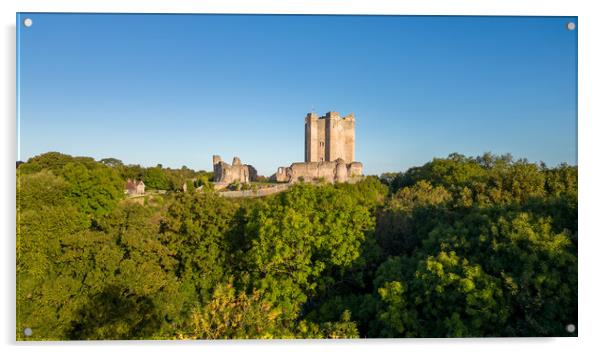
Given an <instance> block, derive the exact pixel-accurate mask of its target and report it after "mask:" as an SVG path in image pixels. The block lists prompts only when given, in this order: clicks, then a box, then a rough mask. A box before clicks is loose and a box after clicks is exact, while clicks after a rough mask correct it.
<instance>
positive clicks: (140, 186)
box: [125, 179, 145, 196]
mask: <svg viewBox="0 0 602 354" xmlns="http://www.w3.org/2000/svg"><path fill="white" fill-rule="evenodd" d="M144 189H145V186H144V182H142V181H136V180H132V179H128V180H127V182H125V193H127V194H128V195H129V196H137V195H144Z"/></svg>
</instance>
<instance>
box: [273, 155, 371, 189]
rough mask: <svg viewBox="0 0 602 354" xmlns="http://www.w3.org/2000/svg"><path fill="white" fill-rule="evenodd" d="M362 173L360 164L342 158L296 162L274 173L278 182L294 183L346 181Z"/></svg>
mask: <svg viewBox="0 0 602 354" xmlns="http://www.w3.org/2000/svg"><path fill="white" fill-rule="evenodd" d="M361 175H362V164H361V163H359V162H353V163H349V164H348V163H345V161H343V159H338V160H337V161H324V162H296V163H293V164H292V165H291V166H290V167H279V168H278V171H277V172H276V174H275V176H274V177H275V180H276V181H278V182H286V183H294V182H298V181H301V180H303V181H306V182H312V181H318V180H324V181H325V182H329V183H333V182H348V181H349V180H350V178H352V177H357V176H361Z"/></svg>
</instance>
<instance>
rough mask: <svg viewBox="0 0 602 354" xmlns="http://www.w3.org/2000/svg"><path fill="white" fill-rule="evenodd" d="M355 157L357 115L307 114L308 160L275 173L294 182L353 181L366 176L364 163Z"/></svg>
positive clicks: (275, 177) (335, 113) (334, 113)
mask: <svg viewBox="0 0 602 354" xmlns="http://www.w3.org/2000/svg"><path fill="white" fill-rule="evenodd" d="M354 159H355V116H354V115H353V113H351V114H349V115H347V116H345V117H341V116H340V115H339V114H338V113H337V112H328V113H326V115H325V116H323V117H318V115H317V114H315V113H308V114H307V116H306V117H305V162H295V163H293V164H292V165H290V167H279V168H278V170H277V171H276V173H275V174H274V175H273V176H272V178H273V179H275V180H276V181H277V182H286V183H293V182H297V181H299V180H303V181H306V182H312V181H319V180H324V181H325V182H329V183H333V182H353V181H355V180H356V179H357V178H356V177H360V176H361V175H362V169H363V166H362V164H361V163H360V162H356V161H354Z"/></svg>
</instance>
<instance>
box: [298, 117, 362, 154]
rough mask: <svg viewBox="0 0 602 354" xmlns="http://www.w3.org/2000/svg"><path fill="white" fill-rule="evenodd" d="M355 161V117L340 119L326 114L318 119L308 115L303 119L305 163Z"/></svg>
mask: <svg viewBox="0 0 602 354" xmlns="http://www.w3.org/2000/svg"><path fill="white" fill-rule="evenodd" d="M339 158H340V159H343V160H345V161H346V162H353V161H354V159H355V117H354V115H353V113H352V114H349V115H347V116H345V117H341V116H340V115H339V114H338V113H337V112H328V113H326V115H325V116H323V117H319V118H318V116H317V115H316V114H315V113H308V114H307V116H306V117H305V162H324V161H336V160H337V159H339Z"/></svg>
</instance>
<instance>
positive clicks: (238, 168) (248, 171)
mask: <svg viewBox="0 0 602 354" xmlns="http://www.w3.org/2000/svg"><path fill="white" fill-rule="evenodd" d="M213 173H214V177H213V179H214V181H215V182H217V183H220V184H224V185H228V184H230V183H232V182H240V183H249V182H251V181H255V180H256V179H257V170H256V169H255V168H254V167H253V166H251V165H243V164H242V162H240V159H239V158H238V157H234V159H232V165H229V164H227V163H225V162H224V161H222V158H221V157H220V156H219V155H213Z"/></svg>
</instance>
